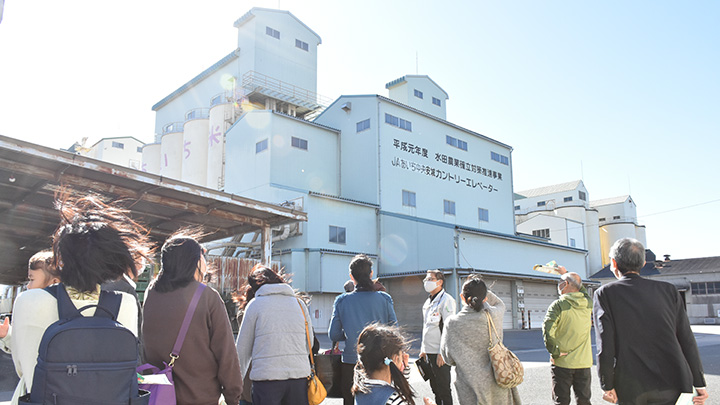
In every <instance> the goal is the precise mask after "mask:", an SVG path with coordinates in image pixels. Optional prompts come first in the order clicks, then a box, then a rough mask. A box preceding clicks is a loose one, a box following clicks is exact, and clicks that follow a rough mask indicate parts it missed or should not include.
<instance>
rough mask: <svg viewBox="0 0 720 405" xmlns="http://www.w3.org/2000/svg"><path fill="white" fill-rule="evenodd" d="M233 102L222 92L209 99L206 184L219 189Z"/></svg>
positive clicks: (222, 174) (222, 184) (221, 184)
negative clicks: (226, 134)
mask: <svg viewBox="0 0 720 405" xmlns="http://www.w3.org/2000/svg"><path fill="white" fill-rule="evenodd" d="M233 108H234V107H233V104H232V103H231V102H230V101H228V98H227V97H226V96H225V94H224V93H221V94H217V95H216V96H214V97H213V98H212V100H211V101H210V135H209V138H208V152H207V161H208V166H207V183H206V184H207V186H208V187H209V188H212V189H215V190H220V189H222V188H223V186H224V175H225V173H224V169H225V168H224V164H223V163H224V161H225V133H226V132H227V130H228V129H229V128H230V125H232V123H233V118H234V117H233Z"/></svg>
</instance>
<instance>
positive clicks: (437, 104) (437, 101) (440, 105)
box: [432, 97, 442, 107]
mask: <svg viewBox="0 0 720 405" xmlns="http://www.w3.org/2000/svg"><path fill="white" fill-rule="evenodd" d="M432 101H433V104H435V105H436V106H438V107H442V102H441V101H440V99H439V98H435V97H433V98H432Z"/></svg>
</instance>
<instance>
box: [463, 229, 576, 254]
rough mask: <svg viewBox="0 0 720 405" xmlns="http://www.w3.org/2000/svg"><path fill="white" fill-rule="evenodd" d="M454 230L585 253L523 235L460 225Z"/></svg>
mask: <svg viewBox="0 0 720 405" xmlns="http://www.w3.org/2000/svg"><path fill="white" fill-rule="evenodd" d="M455 228H457V229H458V230H461V231H466V232H471V233H476V234H480V235H487V236H492V237H495V238H501V239H508V240H514V241H518V242H524V243H530V244H533V245H541V246H547V247H551V248H555V249H562V250H569V251H571V252H579V253H587V250H585V249H580V248H574V247H570V246H565V245H558V244H556V243H550V242H543V241H541V240H537V239H535V238H527V237H524V236H521V235H523V234H515V235H509V234H506V233H500V232H493V231H487V230H484V229H478V228H471V227H468V226H460V225H456V226H455Z"/></svg>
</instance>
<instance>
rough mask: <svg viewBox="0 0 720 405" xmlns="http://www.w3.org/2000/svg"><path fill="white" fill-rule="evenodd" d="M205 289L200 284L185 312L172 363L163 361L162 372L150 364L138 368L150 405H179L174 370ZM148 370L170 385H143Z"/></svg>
mask: <svg viewBox="0 0 720 405" xmlns="http://www.w3.org/2000/svg"><path fill="white" fill-rule="evenodd" d="M204 289H205V284H200V285H199V286H198V288H197V290H195V294H194V295H193V297H192V299H191V300H190V305H189V306H188V309H187V312H185V319H183V323H182V326H181V327H180V331H179V332H178V335H177V339H175V345H174V346H173V349H172V352H170V363H165V362H164V361H163V364H164V365H165V367H164V368H163V369H162V370H161V369H159V368H158V367H155V366H153V365H152V364H149V363H145V364H143V365H141V366H138V368H137V372H138V374H139V377H138V379H139V381H138V385H139V387H140V388H141V389H144V390H147V391H150V404H149V405H175V404H176V403H177V398H176V397H175V384H174V382H173V376H172V369H173V366H174V365H175V360H177V359H178V358H180V349H182V345H183V342H184V341H185V336H186V335H187V332H188V329H190V321H191V320H192V317H193V314H194V313H195V309H196V308H197V304H198V301H200V296H201V295H202V292H203V290H204ZM147 370H150V371H151V375H156V376H165V377H166V378H167V379H168V381H170V384H148V383H143V382H142V373H143V372H145V371H147ZM161 378H162V377H161Z"/></svg>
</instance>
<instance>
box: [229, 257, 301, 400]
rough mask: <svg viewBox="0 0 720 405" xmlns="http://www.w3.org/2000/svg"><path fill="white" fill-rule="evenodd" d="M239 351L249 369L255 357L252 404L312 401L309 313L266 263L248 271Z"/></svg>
mask: <svg viewBox="0 0 720 405" xmlns="http://www.w3.org/2000/svg"><path fill="white" fill-rule="evenodd" d="M240 309H241V310H243V311H244V313H243V319H242V324H240V332H239V333H238V337H237V353H238V356H239V358H240V366H241V368H242V370H243V374H244V372H245V371H246V370H247V369H248V366H249V364H250V362H252V370H251V371H250V379H251V380H252V403H253V405H307V404H308V379H307V378H308V376H309V375H310V358H309V356H310V355H311V353H310V349H309V348H308V342H309V341H312V340H313V332H312V327H310V326H309V322H310V314H309V312H308V309H307V306H305V303H304V302H303V300H302V299H299V298H298V297H297V296H296V294H295V291H294V290H293V288H292V287H291V286H290V284H288V283H287V281H286V279H285V278H284V277H282V276H281V275H279V274H277V273H276V272H275V271H273V270H272V269H270V268H269V267H266V266H263V265H261V264H258V265H256V266H255V267H253V269H252V271H251V272H250V275H249V276H248V285H247V286H246V291H245V296H244V297H242V298H241V301H240Z"/></svg>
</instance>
